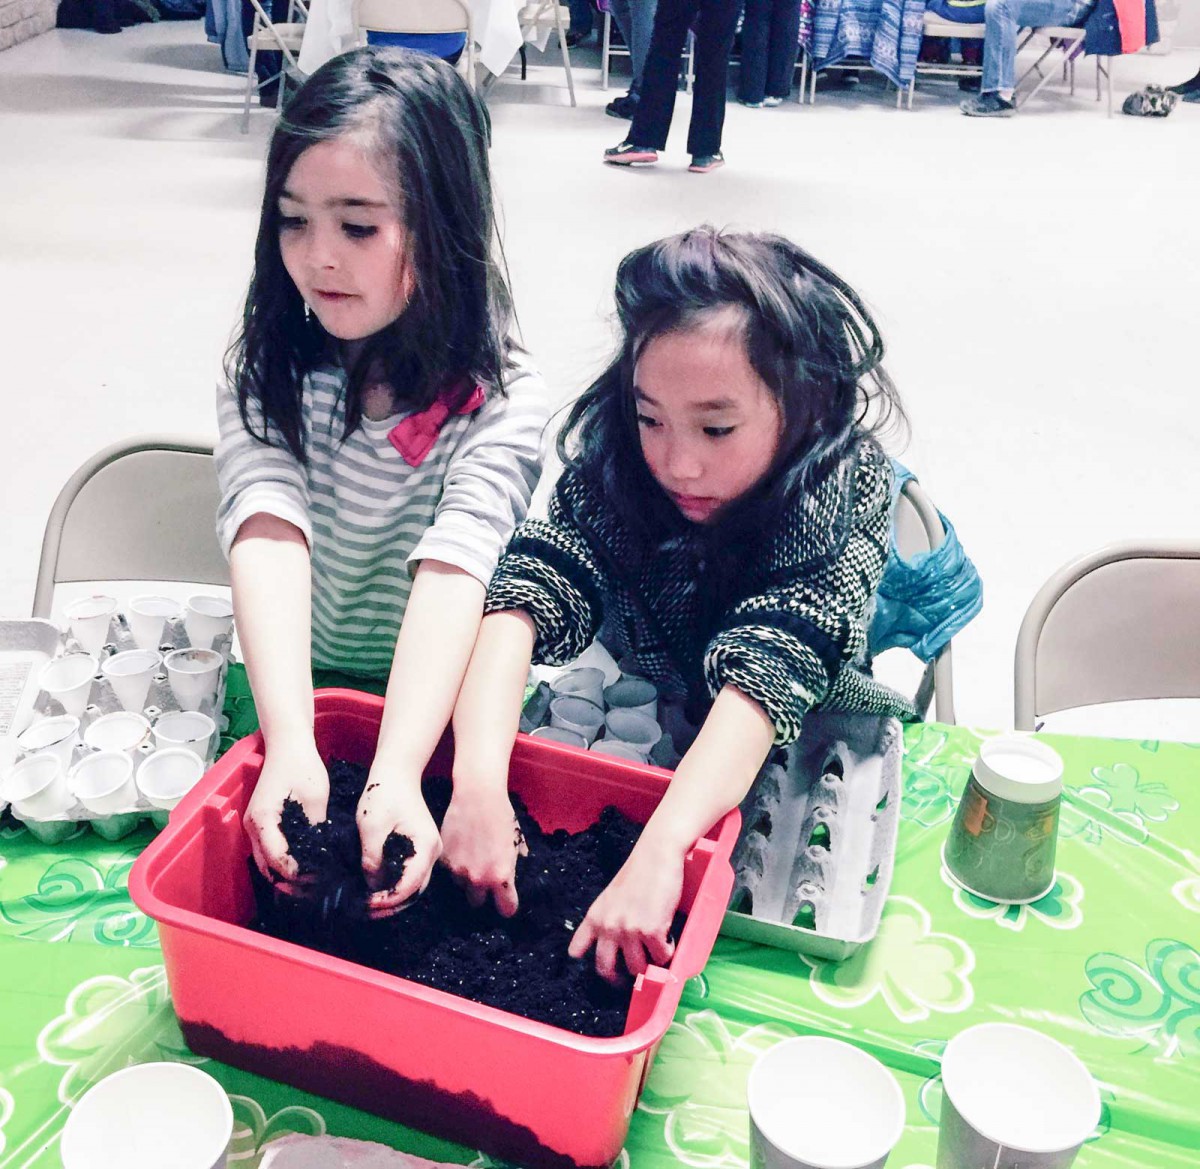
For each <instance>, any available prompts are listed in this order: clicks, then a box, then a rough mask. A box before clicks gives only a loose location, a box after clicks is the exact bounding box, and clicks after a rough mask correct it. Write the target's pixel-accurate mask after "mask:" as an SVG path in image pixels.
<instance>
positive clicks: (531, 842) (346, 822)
mask: <svg viewBox="0 0 1200 1169" xmlns="http://www.w3.org/2000/svg"><path fill="white" fill-rule="evenodd" d="M366 777H367V769H366V768H365V767H361V766H357V765H354V764H350V763H345V762H342V761H336V760H335V761H334V762H332V763H331V764H330V768H329V779H330V799H329V809H328V813H327V815H328V819H327V820H325V821H322V822H321V823H320V824H315V825H311V824H309V822H308V819H307V817H306V816H305V815H304V811H303V809H302V808H301V807H300V805H299V804H296V803H294V802H293V801H290V800H289V801H287V803H286V804H285V805H284V814H283V818H282V820H281V828H282V830H283V834H284V836H285V837H286V838H287V841H288V845H289V847H290V849H291V851H292V855H293V856H294V857H295V858H296V861H297V863H298V864H299V865H300V869H301V871H302V872H304V873H305V874H308V875H311V876H313V877H315V878H316V881H315V885H314V887H313V889H312V890H311V891H310V895H308V896H305V897H303V898H298V897H290V896H287V895H285V894H282V893H279V892H278V891H277V890H275V889H274V888H273V887H272V886H271V885H270V884H269V883H268V882H267V881H265V880H264V879H263V878H262V877H261V876H260V874H259V873H258V870H257V868H255V867H254V865H253V864H251V866H250V869H251V879H252V881H253V882H254V891H255V898H256V902H257V907H258V916H257V919H256V920H255V921H254V923H253V927H254V928H255V929H258V930H260V931H261V932H262V933H265V934H269V935H271V936H272V937H277V938H281V939H283V940H285V941H290V942H296V943H298V944H300V945H303V946H308V947H309V948H311V949H315V950H320V951H322V952H324V953H327V954H333V955H336V956H337V957H340V958H346V959H349V960H350V961H352V962H358V963H360V964H361V965H364V966H370V967H373V968H375V969H377V970H384V971H387V972H388V973H391V974H396V975H399V976H400V977H402V978H409V979H412V980H413V981H414V982H420V983H423V984H425V985H426V986H432V987H436V988H438V989H439V990H444V991H448V992H449V993H451V994H456V995H460V996H462V997H463V998H468V999H472V1000H473V1001H475V1002H479V1003H487V1004H488V1005H490V1006H494V1007H499V1008H500V1009H501V1010H505V1011H509V1012H511V1013H512V1014H515V1015H521V1016H523V1017H524V1018H527V1019H537V1020H539V1021H541V1022H543V1023H549V1024H551V1025H552V1026H555V1027H562V1028H565V1029H566V1030H568V1031H574V1032H576V1033H577V1034H580V1035H590V1036H597V1037H599V1036H613V1035H620V1034H622V1033H623V1031H624V1029H625V1016H626V1014H627V1012H628V1009H629V998H630V992H631V990H632V986H633V980H632V978H631V977H628V976H626V978H625V979H624V980H623V981H622V982H621V983H620V985H617V986H613V985H612V984H610V983H608V982H606V981H605V980H604V979H602V978H600V977H599V976H598V975H597V974H596V972H595V967H594V963H593V959H592V956H591V955H588V956H587V957H585V958H582V959H573V958H570V957H568V955H567V944H568V943H569V942H570V940H571V935H572V933H574V931H575V929H576V927H577V926H578V925H579V923H580V922H581V921H583V918H584V915H585V914H586V913H587V910H588V908H589V907H590V905H591V904H592V902H593V901H594V900H595V899H596V898H597V897H598V896H599V895H600V893H601V892H602V891H603V889H604V888H605V886H606V885H608V883H609V882H610V881H611V880H612V878H613V877H614V876H615V875H616V873H617V871H618V870H619V869H620V867H621V866H622V865H623V864H624V863H625V861H626V859H627V858H628V856H629V854H630V852H632V851H633V846H634V844H635V843H636V842H637V838H638V836H639V834H640V833H641V829H642V826H641V825H640V824H637V823H635V822H634V821H632V820H630V819H629V818H628V817H626V816H624V815H623V814H622V813H621V812H619V811H618V810H617V809H616V808H611V807H610V808H605V809H604V811H603V812H602V813H601V814H600V818H599V820H598V821H597V822H596V823H595V824H593V825H592V826H591V827H590V828H588V829H586V830H585V831H583V832H579V833H575V834H574V835H572V834H569V833H567V832H566V831H565V830H563V829H559V830H558V831H556V832H552V833H549V834H547V833H544V832H543V831H542V830H541V828H540V827H539V826H538V824H537V821H535V820H534V819H533V817H532V816H531V815H530V814H529V813H528V811H527V810H526V809H525V807H524V805H523V804H522V803H521V802H520V800H519V799H518V798H517V797H515V796H514V797H513V807H514V809H515V811H516V813H517V820H518V823H519V826H520V830H521V832H522V833H523V835H524V837H525V842H526V844H527V846H528V848H529V855H528V856H526V857H521V858H518V861H517V895H518V898H519V900H520V908H519V909H518V911H517V914H516V916H515V917H513V918H507V919H506V918H503V917H501V916H500V915H499V914H498V913H497V912H496V910H495V908H494V907H493V906H492V905H491V903H490V902H489V903H488V905H487V906H485V907H484V908H481V909H472V908H471V907H470V906H469V905H468V904H467V900H466V896H465V895H464V893H463V891H462V890H461V889H460V888H459V887H458V885H456V884H455V882H454V881H453V880H452V879H451V877H450V875H449V874H448V873H447V871H446V870H445V869H444V868H442V866H440V865H438V866H436V867H435V868H434V871H433V876H432V877H431V879H430V882H429V885H428V887H427V888H426V890H425V892H424V893H423V894H422V895H421V896H420V897H418V898H416V899H415V900H414V901H413V902H412V903H411V905H410V906H409V907H408V908H407V909H405V910H403V911H402V912H400V913H398V914H396V915H394V916H392V917H388V918H383V919H380V920H371V919H370V918H368V917H367V916H366V912H365V905H366V896H367V889H366V884H365V882H364V880H363V876H362V870H361V857H360V851H359V837H358V829H357V825H356V823H355V818H354V817H355V809H356V807H357V804H358V801H359V798H360V796H361V795H362V791H363V786H364V784H365V783H366ZM450 794H451V787H450V781H449V780H448V779H442V778H431V779H429V780H426V782H425V785H424V795H425V800H426V803H427V804H428V806H429V810H430V812H431V813H432V815H433V818H434V820H435V821H436V823H437V824H438V826H439V827H440V826H441V822H442V818H443V817H444V816H445V814H446V809H447V807H448V806H449V803H450ZM393 841H395V843H394V844H393V843H392V842H393ZM388 846H390V849H391V852H392V856H391V865H392V869H393V870H394V871H395V873H396V876H395V879H398V877H399V872H400V871H402V869H403V863H404V860H405V859H406V858H407V856H411V855H412V843H411V841H409V840H408V839H407V837H399V836H393V837H391V838H389V841H388ZM406 849H407V852H406V851H405V850H406ZM387 852H388V848H386V847H385V864H386V863H388V862H387ZM391 883H394V879H393V880H389V884H391ZM682 921H683V918H682V917H681V916H677V917H676V921H675V923H674V927H673V929H672V934H673V936H675V937H678V934H679V928H680V926H681V924H682Z"/></svg>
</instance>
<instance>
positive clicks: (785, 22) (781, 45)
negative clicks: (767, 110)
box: [738, 0, 800, 102]
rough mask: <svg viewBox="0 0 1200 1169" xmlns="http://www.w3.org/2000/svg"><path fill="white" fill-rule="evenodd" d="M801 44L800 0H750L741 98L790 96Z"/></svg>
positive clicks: (744, 34) (744, 27)
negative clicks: (797, 54)
mask: <svg viewBox="0 0 1200 1169" xmlns="http://www.w3.org/2000/svg"><path fill="white" fill-rule="evenodd" d="M799 42H800V0H746V19H745V20H744V21H743V22H742V69H741V74H740V76H739V78H738V97H740V98H741V99H742V101H744V102H761V101H762V99H763V98H764V97H767V96H768V95H769V96H771V97H787V95H788V94H789V93H791V91H792V74H793V73H794V72H795V69H796V53H797V51H798V48H799Z"/></svg>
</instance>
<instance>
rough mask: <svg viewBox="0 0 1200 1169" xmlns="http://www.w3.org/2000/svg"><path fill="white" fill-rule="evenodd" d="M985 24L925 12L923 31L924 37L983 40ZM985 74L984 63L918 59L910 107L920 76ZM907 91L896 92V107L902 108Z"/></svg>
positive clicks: (910, 86)
mask: <svg viewBox="0 0 1200 1169" xmlns="http://www.w3.org/2000/svg"><path fill="white" fill-rule="evenodd" d="M983 31H984V29H983V25H982V24H961V23H959V22H958V21H956V20H944V19H943V18H942V17H940V16H935V15H934V14H933V13H932V12H926V13H925V24H924V28H923V30H922V33H921V37H922V39H924V38H925V37H945V38H946V39H947V40H951V39H953V40H959V41H981V40H983ZM981 76H983V66H982V65H964V64H962V63H961V62H960V63H959V64H957V65H956V64H954V62H952V61H948V62H947V63H946V64H944V65H939V64H937V63H936V62H934V61H921V60H918V61H917V64H916V67H915V69H914V71H913V78H912V80H911V81H910V82H909V83H908V90H907V93H908V108H909V109H910V110H911V109H912V108H913V94H914V93H915V92H916V88H917V78H918V77H981ZM904 93H905V91H904V90H901V91H900V92H899V93H898V94H896V108H897V109H899V108H900V102H901V99H902V98H903V96H904Z"/></svg>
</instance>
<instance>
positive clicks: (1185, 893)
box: [1171, 849, 1200, 913]
mask: <svg viewBox="0 0 1200 1169" xmlns="http://www.w3.org/2000/svg"><path fill="white" fill-rule="evenodd" d="M1182 851H1183V855H1184V856H1185V857H1186V858H1187V862H1188V864H1189V865H1191V867H1192V869H1193V870H1194V871H1195V873H1196V874H1197V875H1196V876H1194V877H1184V878H1183V879H1182V880H1180V881H1176V882H1175V884H1174V885H1172V886H1171V896H1172V897H1174V898H1175V900H1176V901H1178V902H1179V904H1180V905H1182V906H1183V907H1184V909H1186V910H1188V911H1189V912H1190V913H1200V857H1198V856H1196V854H1195V853H1194V852H1188V851H1187V849H1183V850H1182Z"/></svg>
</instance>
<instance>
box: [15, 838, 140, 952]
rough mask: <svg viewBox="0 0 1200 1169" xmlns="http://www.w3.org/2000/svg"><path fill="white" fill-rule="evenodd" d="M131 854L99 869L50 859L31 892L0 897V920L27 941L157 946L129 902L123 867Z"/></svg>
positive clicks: (70, 860)
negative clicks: (6, 898) (35, 887)
mask: <svg viewBox="0 0 1200 1169" xmlns="http://www.w3.org/2000/svg"><path fill="white" fill-rule="evenodd" d="M136 855H137V854H136V852H134V853H133V854H132V855H130V856H129V858H128V859H122V860H120V861H118V862H117V863H115V864H113V865H111V866H110V867H109V868H108V869H107V870H105V871H104V872H101V870H100V869H98V868H97V867H96V866H95V865H93V864H91V863H89V862H88V861H85V860H83V859H82V858H80V857H64V858H63V859H62V860H59V861H55V862H54V863H53V864H52V865H51V866H50V867H49V868H48V869H46V871H45V872H44V873H43V874H42V875H41V877H40V879H39V880H38V885H37V890H36V891H35V892H34V893H32V894H30V895H29V896H28V897H21V898H19V899H16V900H13V901H0V921H3V922H6V923H7V924H8V925H10V926H14V927H16V930H15V932H16V934H17V936H18V937H22V938H26V939H28V940H31V941H39V942H64V941H87V942H98V943H99V944H100V945H102V946H146V947H153V946H157V945H158V936H157V932H156V930H155V928H154V922H153V921H151V920H150V919H149V918H148V917H147V916H146V915H145V914H144V913H142V912H141V911H140V910H139V909H137V908H136V906H134V905H133V904H132V902H131V901H130V900H129V890H128V885H129V870H130V869H131V868H133V858H134V857H135V856H136Z"/></svg>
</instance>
